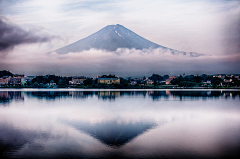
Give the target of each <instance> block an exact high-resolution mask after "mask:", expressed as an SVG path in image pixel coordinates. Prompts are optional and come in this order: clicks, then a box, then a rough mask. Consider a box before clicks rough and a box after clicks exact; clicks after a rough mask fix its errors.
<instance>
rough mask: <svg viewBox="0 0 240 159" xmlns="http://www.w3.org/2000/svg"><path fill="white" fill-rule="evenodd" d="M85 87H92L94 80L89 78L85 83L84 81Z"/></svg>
mask: <svg viewBox="0 0 240 159" xmlns="http://www.w3.org/2000/svg"><path fill="white" fill-rule="evenodd" d="M83 83H84V85H92V84H93V80H92V79H91V78H87V79H86V80H85V81H83Z"/></svg>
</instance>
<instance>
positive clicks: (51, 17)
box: [0, 0, 240, 76]
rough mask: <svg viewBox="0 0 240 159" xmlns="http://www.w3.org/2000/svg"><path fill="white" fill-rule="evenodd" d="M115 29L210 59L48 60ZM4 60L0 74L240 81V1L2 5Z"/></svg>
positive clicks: (67, 0)
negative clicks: (204, 76) (226, 76)
mask: <svg viewBox="0 0 240 159" xmlns="http://www.w3.org/2000/svg"><path fill="white" fill-rule="evenodd" d="M112 24H121V25H123V26H124V27H126V28H128V29H130V30H132V31H133V32H135V33H137V34H138V35H140V36H142V37H144V38H146V39H148V40H150V41H152V42H154V43H157V44H159V45H162V46H166V47H169V48H172V49H176V50H180V51H186V52H197V53H203V54H206V55H211V56H206V57H205V58H203V57H201V58H195V59H188V58H186V57H182V56H179V57H172V56H171V55H169V56H168V55H166V56H165V55H164V57H163V55H157V53H156V51H155V52H153V53H152V54H150V55H149V56H146V55H142V53H141V52H139V51H136V50H134V51H133V52H134V53H135V56H137V58H136V59H135V60H134V59H132V58H133V57H131V56H133V55H131V56H130V55H129V50H127V51H126V53H124V54H123V55H118V56H115V55H112V54H111V53H110V54H109V53H106V52H104V51H100V50H90V51H87V52H84V53H76V54H77V55H75V54H71V53H70V54H69V55H57V54H56V55H55V54H54V55H46V53H47V52H49V51H52V50H56V49H58V48H61V47H63V46H66V45H68V44H71V43H73V42H75V41H78V40H80V39H82V38H85V37H87V36H89V35H91V34H93V33H95V32H96V31H98V30H100V29H102V28H103V27H105V26H107V25H112ZM108 55H109V56H108ZM48 56H49V57H48ZM0 58H1V59H0V70H2V69H8V70H10V71H12V72H14V73H25V74H33V75H35V74H48V73H54V74H61V75H75V74H78V75H80V74H83V75H86V76H93V75H95V74H101V73H115V74H117V75H121V76H127V75H131V74H134V75H136V76H137V75H140V74H141V75H150V74H152V73H159V74H163V73H166V74H176V75H177V74H179V73H183V72H186V73H187V74H191V73H196V74H197V73H209V74H211V73H212V74H213V73H240V70H239V68H240V64H239V63H240V1H234V0H173V1H169V0H159V1H156V0H141V1H140V0H131V1H129V0H121V1H117V0H115V1H114V0H111V1H110V0H104V1H103V0H102V1H101V0H99V1H97V0H51V1H50V0H0ZM73 58H75V59H73ZM82 59H85V60H84V61H83V60H82ZM96 59H97V61H96ZM146 59H148V60H149V61H146ZM166 59H168V60H167V61H168V62H167V63H166ZM71 60H72V61H71ZM153 61H154V62H153ZM164 62H165V63H166V64H164ZM87 65H89V66H87ZM138 66H139V67H138ZM140 66H141V67H140ZM208 66H209V67H208ZM119 67H121V68H123V69H119ZM129 68H131V69H129ZM139 68H141V70H140V69H139ZM129 70H131V71H129ZM126 71H128V73H127V74H124V72H126Z"/></svg>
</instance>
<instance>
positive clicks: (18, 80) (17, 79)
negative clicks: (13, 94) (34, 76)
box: [8, 74, 24, 86]
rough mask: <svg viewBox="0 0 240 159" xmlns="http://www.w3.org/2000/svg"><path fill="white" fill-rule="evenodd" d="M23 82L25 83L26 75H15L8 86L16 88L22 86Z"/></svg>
mask: <svg viewBox="0 0 240 159" xmlns="http://www.w3.org/2000/svg"><path fill="white" fill-rule="evenodd" d="M23 81H24V75H18V74H15V75H13V77H11V78H10V80H9V82H8V84H9V85H14V86H15V85H20V84H22V82H23Z"/></svg>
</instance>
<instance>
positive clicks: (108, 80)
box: [0, 74, 240, 87]
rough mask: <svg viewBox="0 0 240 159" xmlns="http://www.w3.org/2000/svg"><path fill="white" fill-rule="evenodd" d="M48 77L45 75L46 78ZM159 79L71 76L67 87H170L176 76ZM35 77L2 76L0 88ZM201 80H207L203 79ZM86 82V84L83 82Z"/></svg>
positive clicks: (229, 78) (205, 83)
mask: <svg viewBox="0 0 240 159" xmlns="http://www.w3.org/2000/svg"><path fill="white" fill-rule="evenodd" d="M47 76H48V75H46V77H47ZM157 76H158V77H160V78H157V80H156V78H155V79H154V78H153V76H151V77H149V78H145V77H143V78H131V77H129V78H126V79H123V78H121V77H115V76H114V75H113V76H111V75H109V76H106V75H103V76H95V78H90V77H85V76H73V77H71V78H69V77H68V79H69V86H76V85H83V84H85V83H86V82H87V81H86V80H88V82H89V81H90V82H92V81H93V83H94V84H99V85H113V84H122V83H123V82H124V83H127V84H128V85H132V86H134V85H154V82H157V83H161V84H165V85H170V84H171V81H172V80H173V79H175V78H177V77H178V76H168V75H164V76H163V78H162V77H161V76H159V75H157V74H155V77H157ZM204 76H206V77H207V75H204V74H203V75H201V77H204ZM34 77H35V76H24V75H20V74H15V75H12V76H3V77H1V78H0V87H1V86H6V85H7V86H18V85H22V84H25V83H27V82H31V81H32V79H33V78H34ZM182 77H187V78H193V77H195V76H194V75H185V74H184V75H183V76H182ZM212 77H217V78H220V79H222V82H221V85H222V86H225V85H224V84H226V83H231V82H233V80H234V79H235V80H236V79H238V80H240V79H239V76H238V75H213V76H212ZM203 79H208V78H203ZM85 81H86V82H85ZM201 83H202V85H203V86H209V85H211V83H212V81H211V80H202V81H201ZM46 85H47V86H55V85H57V84H56V83H54V81H53V80H52V81H51V82H50V83H48V84H46Z"/></svg>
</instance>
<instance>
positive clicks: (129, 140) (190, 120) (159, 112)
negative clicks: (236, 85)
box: [0, 90, 240, 158]
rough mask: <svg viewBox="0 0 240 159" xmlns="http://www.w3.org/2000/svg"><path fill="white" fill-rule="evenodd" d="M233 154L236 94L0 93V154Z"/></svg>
mask: <svg viewBox="0 0 240 159" xmlns="http://www.w3.org/2000/svg"><path fill="white" fill-rule="evenodd" d="M117 157H118V158H240V91H239V90H238V91H237V90H235V91H224V90H219V91H218V90H217V91H216V90H215V91H208V90H205V91H176V90H175V91H171V90H166V91H117V90H116V91H1V90H0V158H117Z"/></svg>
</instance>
